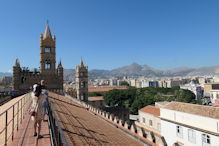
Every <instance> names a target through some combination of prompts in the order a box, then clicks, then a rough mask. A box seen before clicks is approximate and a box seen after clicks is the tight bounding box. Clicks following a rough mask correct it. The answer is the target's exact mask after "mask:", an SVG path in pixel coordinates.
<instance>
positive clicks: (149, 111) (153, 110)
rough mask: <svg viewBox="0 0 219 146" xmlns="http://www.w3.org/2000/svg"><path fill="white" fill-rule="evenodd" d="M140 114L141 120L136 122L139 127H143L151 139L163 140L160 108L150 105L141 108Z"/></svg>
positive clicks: (155, 140)
mask: <svg viewBox="0 0 219 146" xmlns="http://www.w3.org/2000/svg"><path fill="white" fill-rule="evenodd" d="M138 114H139V121H136V122H135V124H136V126H137V128H139V129H141V128H143V129H144V131H145V134H146V135H148V138H149V139H150V140H151V141H153V142H154V143H160V142H161V141H162V140H163V139H162V136H161V125H160V108H158V107H155V106H150V105H149V106H146V107H144V108H142V109H140V110H139V111H138Z"/></svg>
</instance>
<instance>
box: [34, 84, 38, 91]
mask: <svg viewBox="0 0 219 146" xmlns="http://www.w3.org/2000/svg"><path fill="white" fill-rule="evenodd" d="M36 87H37V84H34V85H33V92H35V91H36Z"/></svg>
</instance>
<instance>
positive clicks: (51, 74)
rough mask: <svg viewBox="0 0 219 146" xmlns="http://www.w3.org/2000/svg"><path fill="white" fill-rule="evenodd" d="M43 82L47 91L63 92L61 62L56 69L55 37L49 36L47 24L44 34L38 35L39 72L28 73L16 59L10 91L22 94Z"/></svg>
mask: <svg viewBox="0 0 219 146" xmlns="http://www.w3.org/2000/svg"><path fill="white" fill-rule="evenodd" d="M41 80H44V81H45V86H46V88H47V89H48V90H51V91H55V90H63V67H62V63H61V61H60V62H59V64H58V67H57V68H56V37H55V35H53V36H52V35H51V32H50V28H49V25H48V23H47V26H46V30H45V32H44V34H41V35H40V70H39V71H38V70H34V71H29V70H28V69H27V68H25V67H23V68H21V67H20V62H19V60H18V59H16V62H15V65H14V66H13V77H12V91H13V92H14V93H15V94H23V93H25V92H28V91H30V89H31V88H32V86H33V84H35V83H39V82H40V81H41Z"/></svg>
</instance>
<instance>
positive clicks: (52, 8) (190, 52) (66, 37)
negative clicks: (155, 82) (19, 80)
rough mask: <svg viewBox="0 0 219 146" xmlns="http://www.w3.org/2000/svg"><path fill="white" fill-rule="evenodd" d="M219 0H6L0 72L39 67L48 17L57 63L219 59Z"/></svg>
mask: <svg viewBox="0 0 219 146" xmlns="http://www.w3.org/2000/svg"><path fill="white" fill-rule="evenodd" d="M218 5H219V2H218V1H200V0H193V1H191V0H184V1H176V0H169V1H161V0H153V1H152V0H138V1H132V0H126V1H121V0H119V1H118V0H111V1H98V0H92V1H89V0H85V1H65V2H61V1H56V2H55V1H43V0H40V1H27V0H24V1H1V2H0V18H1V20H2V21H1V23H0V32H1V35H0V50H1V53H0V58H1V60H2V61H1V62H0V66H1V68H0V72H7V71H12V66H13V65H14V62H15V59H16V58H19V60H20V63H21V66H29V67H36V68H37V67H39V62H38V60H39V55H38V54H39V36H40V33H44V28H45V26H46V21H47V20H49V25H50V29H51V32H52V34H55V35H56V36H57V43H56V45H57V46H56V47H57V56H56V58H57V61H59V60H62V64H63V67H64V68H68V69H70V68H75V66H76V65H77V64H78V63H79V60H80V57H81V56H82V57H83V60H84V62H85V64H87V65H89V69H114V68H117V67H121V66H125V65H129V64H131V63H133V62H137V63H138V64H147V65H149V66H151V67H153V68H156V69H162V70H167V69H172V68H175V67H181V66H187V67H202V66H213V65H218V56H217V55H218V53H219V49H218V48H219V43H218V39H219V19H217V18H218V15H219V9H218Z"/></svg>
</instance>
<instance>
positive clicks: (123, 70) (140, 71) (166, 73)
mask: <svg viewBox="0 0 219 146" xmlns="http://www.w3.org/2000/svg"><path fill="white" fill-rule="evenodd" d="M194 75H201V76H202V75H219V66H209V67H201V68H188V67H180V68H174V69H171V70H158V69H154V68H152V67H150V66H148V65H139V64H137V63H132V64H131V65H128V66H124V67H120V68H116V69H113V70H98V69H94V70H90V71H89V78H90V79H98V78H110V77H119V76H133V77H138V76H145V77H175V76H194ZM74 78H75V70H73V69H65V70H64V79H65V80H71V81H72V80H74Z"/></svg>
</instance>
